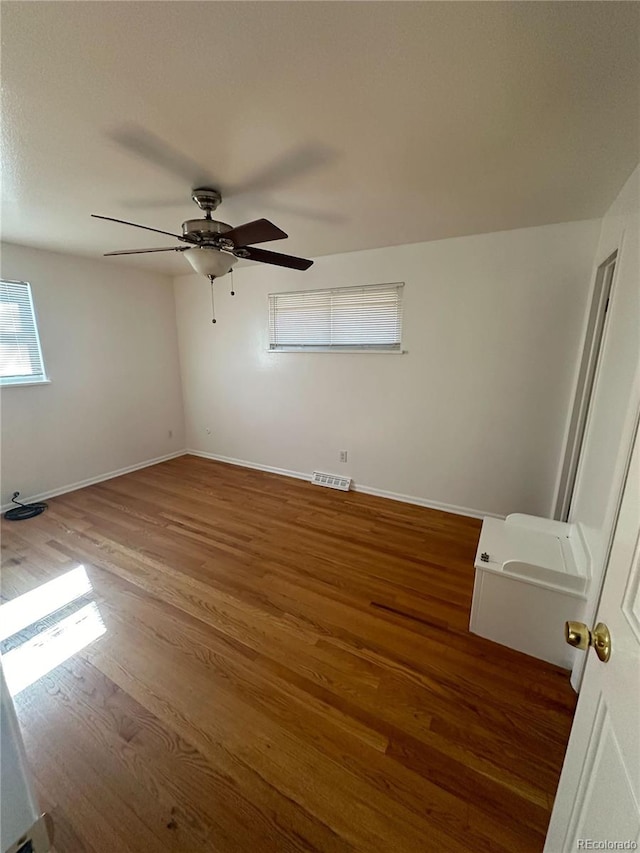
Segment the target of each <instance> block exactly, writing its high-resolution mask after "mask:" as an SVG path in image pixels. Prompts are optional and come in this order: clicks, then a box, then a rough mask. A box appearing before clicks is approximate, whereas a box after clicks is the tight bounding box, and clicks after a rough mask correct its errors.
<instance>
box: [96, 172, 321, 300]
mask: <svg viewBox="0 0 640 853" xmlns="http://www.w3.org/2000/svg"><path fill="white" fill-rule="evenodd" d="M191 199H192V200H193V201H194V202H195V203H196V204H197V205H198V207H199V208H200V210H203V211H204V218H203V219H187V221H186V222H183V223H182V234H173V233H172V232H171V231H162V230H161V229H159V228H150V227H149V226H147V225H138V224H137V223H136V222H127V221H126V220H124V219H115V218H114V217H112V216H99V215H98V214H96V213H92V214H91V215H92V216H93V217H94V219H106V220H107V221H109V222H120V223H121V224H122V225H131V226H133V227H134V228H143V229H144V230H145V231H155V232H156V233H157V234H166V235H167V236H169V237H174V238H175V239H176V240H180V241H181V242H182V243H186V245H184V246H168V247H166V248H164V247H163V248H157V249H156V248H154V249H125V250H123V251H118V252H106V253H105V257H109V256H111V255H140V254H146V253H148V252H184V253H185V257H186V258H187V260H188V261H189V263H190V264H191V266H192V267H193V269H194V270H195V271H196V272H197V273H199V274H200V275H204V276H207V278H208V279H209V280H210V281H211V282H212V283H213V280H214V279H215V278H220V276H223V275H226V274H227V273H228V272H230V270H231V268H232V267H233V265H234V264H235V263H237V261H238V259H242V260H248V261H258V262H259V263H263V264H275V265H276V266H279V267H287V268H289V269H294V270H306V269H309V267H310V266H311V265H312V264H313V261H309V260H307V259H306V258H296V257H294V256H293V255H284V254H281V253H280V252H269V251H267V250H265V249H256V248H254V246H253V244H254V243H268V242H270V241H271V240H283V239H285V238H286V237H287V236H288V235H287V234H285V232H284V231H282V230H281V229H280V228H278V227H277V225H274V224H273V222H269V220H268V219H256V220H255V221H253V222H246V223H245V224H244V225H238V226H237V228H233V226H231V225H227V223H226V222H218V221H217V220H216V219H214V218H213V216H212V211H214V210H215V209H216V208H217V207H218V205H219V204H220V202H221V201H222V196H221V194H220V193H219V192H218V190H215V189H212V188H210V187H198V188H197V189H195V190H193V192H192V193H191Z"/></svg>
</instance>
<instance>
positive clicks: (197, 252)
mask: <svg viewBox="0 0 640 853" xmlns="http://www.w3.org/2000/svg"><path fill="white" fill-rule="evenodd" d="M184 255H185V257H186V258H187V260H188V261H189V263H190V264H191V266H192V267H193V268H194V270H195V271H196V272H197V273H198V274H199V275H204V276H207V277H208V276H213V277H214V278H220V276H223V275H226V274H227V273H228V272H230V271H231V267H232V266H233V265H234V264H235V263H237V261H238V259H237V258H236V257H234V256H233V255H230V254H229V253H227V252H221V251H220V250H219V249H214V248H213V247H212V246H194V247H193V248H192V249H187V250H186V252H184Z"/></svg>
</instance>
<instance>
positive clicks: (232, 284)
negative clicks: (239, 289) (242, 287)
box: [231, 270, 236, 296]
mask: <svg viewBox="0 0 640 853" xmlns="http://www.w3.org/2000/svg"><path fill="white" fill-rule="evenodd" d="M231 295H232V296H235V295H236V289H235V287H234V281H233V270H231Z"/></svg>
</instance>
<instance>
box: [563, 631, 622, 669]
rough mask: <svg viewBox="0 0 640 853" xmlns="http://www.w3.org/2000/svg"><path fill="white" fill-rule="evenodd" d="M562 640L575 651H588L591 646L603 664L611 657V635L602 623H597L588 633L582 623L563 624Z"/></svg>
mask: <svg viewBox="0 0 640 853" xmlns="http://www.w3.org/2000/svg"><path fill="white" fill-rule="evenodd" d="M564 638H565V641H566V642H567V643H568V644H569V645H570V646H573V647H574V648H575V649H588V648H589V646H593V648H594V649H595V650H596V654H597V655H598V657H599V658H600V660H601V661H603V662H604V663H606V662H607V661H608V660H609V658H610V657H611V634H610V633H609V629H608V628H607V626H606V625H605V624H604V622H598V624H597V625H596V627H595V628H594V629H593V631H590V630H589V629H588V628H587V626H586V625H585V624H584V622H565V623H564Z"/></svg>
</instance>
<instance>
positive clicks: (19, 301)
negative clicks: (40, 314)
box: [0, 281, 47, 385]
mask: <svg viewBox="0 0 640 853" xmlns="http://www.w3.org/2000/svg"><path fill="white" fill-rule="evenodd" d="M46 381H47V376H46V374H45V372H44V364H43V362H42V351H41V350H40V339H39V338H38V328H37V326H36V315H35V313H34V310H33V299H32V297H31V286H30V285H29V284H27V283H26V282H24V281H0V385H25V384H29V383H32V382H46Z"/></svg>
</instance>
